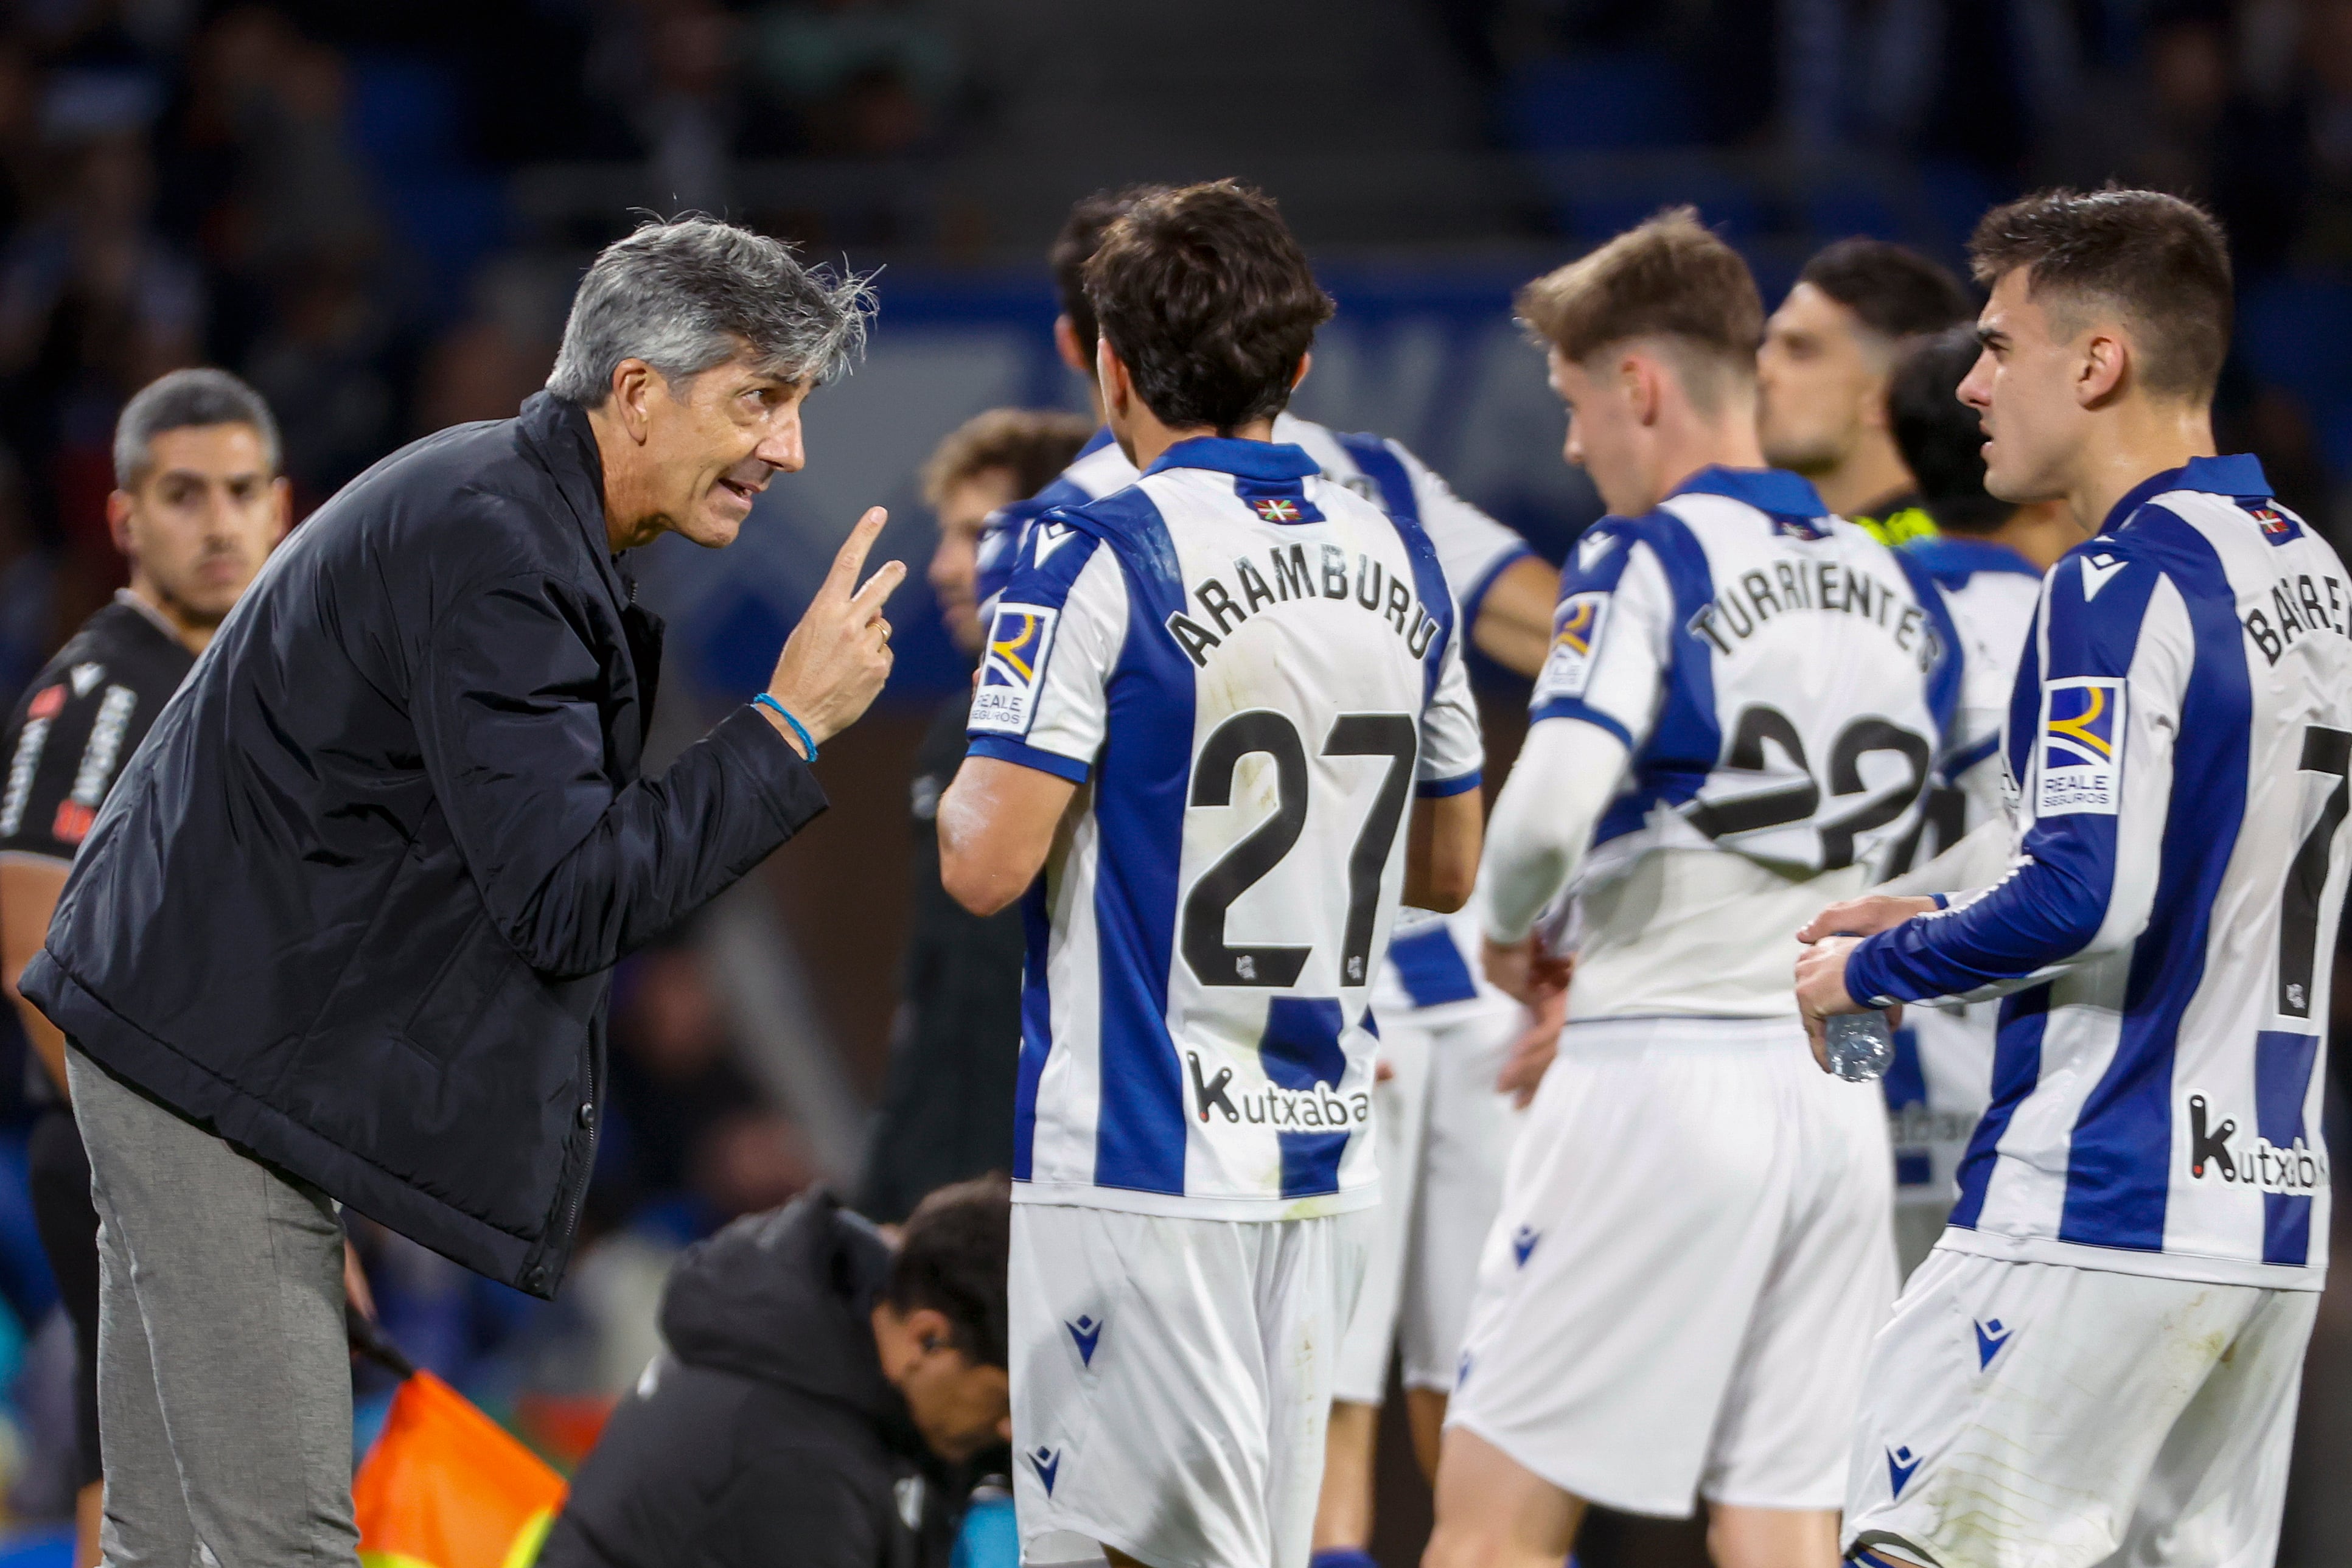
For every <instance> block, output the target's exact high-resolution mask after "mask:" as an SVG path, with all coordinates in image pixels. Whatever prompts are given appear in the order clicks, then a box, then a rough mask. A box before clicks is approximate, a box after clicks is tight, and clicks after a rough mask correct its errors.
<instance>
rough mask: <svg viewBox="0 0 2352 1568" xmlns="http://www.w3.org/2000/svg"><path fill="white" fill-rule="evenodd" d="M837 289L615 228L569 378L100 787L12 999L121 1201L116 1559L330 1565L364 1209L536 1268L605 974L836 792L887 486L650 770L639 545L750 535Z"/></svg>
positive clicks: (565, 1179)
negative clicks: (345, 1277) (837, 744)
mask: <svg viewBox="0 0 2352 1568" xmlns="http://www.w3.org/2000/svg"><path fill="white" fill-rule="evenodd" d="M866 310H867V301H866V294H865V291H864V289H863V287H862V286H861V285H860V284H859V283H858V282H857V281H856V280H855V279H848V280H836V279H835V278H833V277H829V276H827V275H826V274H824V273H822V272H811V271H807V270H804V269H803V267H801V266H800V265H799V264H798V263H797V262H796V261H795V260H794V259H793V256H792V255H791V253H790V251H789V250H788V249H787V248H786V247H785V246H782V245H781V244H779V243H777V242H775V241H773V240H770V239H766V238H762V237H761V236H759V235H753V234H751V233H748V232H746V231H744V230H742V229H739V228H735V227H731V226H730V225H725V224H721V223H716V222H712V221H709V220H707V219H689V220H685V221H681V222H677V223H671V224H656V225H647V226H646V227H644V228H641V229H639V230H638V231H637V232H636V233H635V234H634V235H630V236H629V237H628V238H626V239H624V240H621V241H619V242H618V243H616V244H614V245H613V246H611V247H609V248H608V249H606V250H605V251H604V254H603V255H601V256H598V257H597V258H596V261H595V263H594V265H593V266H592V267H590V268H589V269H588V273H587V276H586V277H584V278H583V280H582V282H581V285H580V289H579V293H578V294H577V296H576V297H575V298H573V300H572V314H571V319H570V320H569V321H568V322H567V323H566V325H565V328H564V333H563V342H562V350H561V351H560V353H559V354H558V356H557V359H556V363H555V370H554V372H553V374H551V376H550V377H549V379H548V383H547V390H546V391H545V392H542V393H541V394H539V395H537V396H535V397H533V398H532V399H531V400H530V402H527V403H525V404H524V405H523V408H522V411H521V413H520V417H518V418H515V419H510V420H501V421H497V422H494V423H483V424H469V425H462V426H459V427H457V428H456V429H452V430H446V431H443V432H442V433H441V434H438V435H434V436H430V437H427V438H426V439H425V440H423V441H420V442H417V443H416V444H414V445H411V446H409V447H407V448H405V449H404V450H403V451H401V452H399V453H396V454H394V455H393V456H391V457H389V458H386V459H385V460H384V461H383V462H382V463H379V464H377V465H375V466H374V467H373V468H372V469H370V470H369V471H368V472H367V473H365V474H363V475H362V476H360V477H359V478H357V479H354V480H353V481H352V483H351V484H350V485H348V486H345V487H344V488H343V489H342V490H341V492H339V493H338V494H337V495H336V496H335V497H334V498H333V499H332V500H331V501H329V502H328V503H327V504H326V505H325V506H324V507H320V510H319V511H318V513H317V514H316V515H315V516H314V517H311V519H310V521H309V523H308V524H306V525H305V526H304V527H303V528H299V529H298V530H297V531H296V532H295V534H294V536H293V537H292V538H290V539H289V541H288V542H287V544H286V545H285V546H284V547H283V548H282V549H279V550H278V553H277V554H276V556H274V557H273V558H272V559H271V560H270V562H269V564H268V567H267V568H266V569H265V570H263V572H262V573H261V575H260V577H259V578H258V579H257V580H256V582H255V583H254V585H253V587H252V589H251V590H250V591H248V592H247V594H246V596H245V597H244V599H243V600H242V601H239V603H238V604H237V606H236V610H235V611H234V612H232V613H231V614H230V615H229V616H228V618H227V619H226V621H225V622H223V623H222V625H221V628H220V631H219V633H218V635H217V636H216V637H215V640H214V642H213V643H212V646H211V648H210V649H209V650H208V651H207V652H206V653H205V656H204V657H203V658H202V659H201V660H199V661H198V663H197V664H196V667H195V669H194V672H192V673H191V674H190V675H189V676H188V678H187V682H186V685H184V686H183V687H182V688H181V690H180V693H179V695H177V696H176V697H175V698H174V699H173V702H172V703H171V705H170V706H168V707H166V708H165V709H164V711H163V714H162V716H160V717H159V718H158V719H157V721H156V723H155V727H154V728H153V730H152V732H151V733H150V735H149V737H148V739H147V741H146V743H145V744H144V745H143V746H142V747H141V748H140V750H139V752H138V754H137V755H136V756H135V757H134V758H132V759H131V763H130V764H129V766H128V768H127V769H126V770H125V772H124V774H123V776H122V779H121V783H120V784H119V785H118V786H117V787H116V789H115V790H114V792H113V793H112V794H111V795H110V796H109V797H108V799H107V801H106V804H105V806H104V808H103V809H102V810H100V814H99V817H98V821H97V822H96V823H95V825H94V826H93V827H92V829H91V831H90V833H89V839H88V841H87V842H86V843H85V845H84V847H83V849H82V852H81V854H80V857H79V859H78V860H77V861H76V862H75V863H74V870H73V873H72V876H71V878H70V880H69V881H68V883H67V884H66V888H65V892H64V894H63V896H62V897H61V899H60V900H59V902H58V910H57V915H56V917H55V919H54V921H53V922H52V923H51V925H50V926H49V933H48V939H47V946H46V947H45V948H44V950H43V951H42V952H41V953H40V954H39V955H38V956H36V957H35V959H34V960H33V962H32V963H31V965H30V966H28V967H26V971H25V974H24V977H23V979H22V982H21V989H22V990H23V992H24V994H25V995H26V997H28V998H31V999H32V1000H33V1001H34V1002H35V1003H36V1004H37V1006H38V1007H39V1008H40V1009H41V1010H42V1011H43V1012H44V1013H46V1014H47V1015H48V1017H49V1018H50V1019H53V1020H54V1021H55V1022H56V1023H57V1024H58V1027H59V1028H60V1029H62V1030H64V1031H65V1034H66V1036H67V1039H68V1055H67V1070H68V1077H69V1079H70V1082H71V1084H72V1088H73V1100H74V1106H75V1113H76V1115H77V1117H78V1118H79V1122H80V1124H81V1130H82V1135H83V1137H84V1139H85V1140H86V1142H87V1143H88V1145H89V1163H90V1170H91V1174H92V1182H91V1186H92V1194H93V1197H95V1199H96V1201H97V1207H98V1210H99V1217H100V1257H101V1266H102V1281H103V1282H102V1286H101V1291H100V1333H99V1368H100V1378H99V1383H100V1388H99V1405H100V1431H101V1434H102V1441H103V1445H104V1458H105V1467H106V1479H107V1495H106V1521H105V1526H104V1531H103V1543H104V1548H105V1554H106V1561H107V1562H108V1563H110V1564H111V1565H112V1568H149V1565H153V1568H189V1564H191V1563H218V1564H221V1565H223V1568H275V1565H278V1564H292V1563H310V1564H327V1563H333V1564H337V1565H341V1568H349V1565H351V1564H352V1563H354V1561H355V1557H356V1552H355V1542H356V1537H355V1534H354V1531H353V1529H352V1505H351V1456H352V1448H351V1421H352V1413H351V1372H350V1365H349V1362H348V1359H347V1356H346V1353H345V1347H344V1332H343V1286H342V1233H341V1227H340V1224H339V1221H338V1218H337V1214H336V1206H337V1203H338V1202H339V1201H340V1202H341V1203H348V1204H350V1205H351V1206H352V1207H353V1208H354V1209H357V1210H358V1211H360V1212H361V1213H362V1214H366V1215H368V1216H370V1217H372V1218H375V1219H378V1220H381V1221H383V1223H384V1224H386V1225H388V1226H390V1227H392V1228H394V1229H395V1230H398V1231H400V1232H402V1233H403V1234H404V1235H407V1236H409V1237H412V1238H414V1239H416V1240H417V1241H420V1242H422V1243H424V1244H425V1246H428V1247H431V1248H433V1249H436V1250H437V1251H440V1252H443V1253H446V1255H447V1256H449V1257H450V1258H453V1259H455V1260H457V1261H459V1262H461V1263H464V1264H467V1265H468V1266H470V1267H472V1268H474V1269H476V1270H480V1271H481V1272H483V1273H485V1274H488V1275H489V1276H491V1277H492V1278H494V1279H498V1280H500V1281H506V1282H507V1283H509V1284H512V1285H515V1286H519V1287H520V1288H521V1289H523V1290H525V1291H531V1292H532V1293H534V1294H537V1295H542V1296H545V1295H551V1294H552V1293H553V1292H554V1291H555V1288H556V1284H557V1282H558V1281H560V1280H561V1279H562V1276H563V1270H564V1265H565V1262H566V1260H567V1258H568V1255H569V1253H570V1250H571V1248H572V1239H573V1234H574V1230H575V1228H576V1226H577V1225H578V1223H579V1216H580V1203H581V1196H582V1193H583V1189H584V1188H585V1187H586V1186H587V1185H588V1176H589V1170H590V1167H591V1166H593V1164H594V1160H595V1151H596V1131H597V1121H598V1117H599V1113H600V1111H601V1109H602V1107H601V1104H600V1100H601V1097H602V1092H603V1083H604V1009H605V994H606V987H607V980H608V976H609V971H610V970H611V968H612V967H613V965H614V962H615V961H616V960H618V959H619V958H620V957H621V956H622V955H623V954H625V953H627V952H628V951H629V950H630V949H631V948H633V947H635V946H637V945H639V944H641V943H643V942H645V941H646V940H647V939H648V938H651V937H653V936H656V935H657V934H659V933H660V932H662V931H663V930H664V929H666V928H667V927H668V926H670V925H674V924H675V923H676V922H677V920H678V918H679V917H680V916H681V915H686V914H687V913H688V911H690V910H692V909H694V908H695V907H697V906H698V905H699V904H703V903H704V902H706V901H707V900H709V898H711V897H712V896H713V895H714V894H717V893H719V891H720V890H721V889H723V888H725V887H726V886H727V885H728V884H729V883H732V882H733V881H734V880H735V879H736V878H737V877H740V876H741V875H742V874H743V873H745V872H747V871H749V870H751V868H752V867H753V866H754V865H756V864H758V863H759V862H760V860H761V857H763V856H765V855H766V854H768V853H769V852H771V851H772V850H773V849H775V847H776V846H777V845H779V844H781V843H782V842H783V841H784V840H786V839H787V838H789V837H791V836H792V834H793V831H795V830H796V829H798V828H799V827H800V826H801V825H802V824H803V823H804V822H806V821H809V819H811V818H812V817H814V816H815V815H816V814H817V813H818V812H819V811H821V810H824V804H825V799H824V793H823V792H822V791H821V790H820V789H818V788H817V784H816V781H815V779H814V778H813V777H812V776H811V774H810V770H809V764H810V763H812V762H814V761H815V760H816V751H817V748H818V747H821V746H822V745H823V744H824V741H825V740H826V739H827V738H828V737H831V736H833V735H834V734H835V733H836V732H838V731H839V730H841V729H842V728H844V727H845V726H847V725H849V724H850V723H852V722H853V721H854V720H856V718H857V716H859V715H860V714H862V713H863V712H864V711H865V709H866V705H867V704H868V703H870V702H871V701H872V700H873V698H874V696H875V694H876V693H877V692H878V691H879V690H880V689H881V686H882V683H883V680H884V679H885V677H886V676H887V674H888V672H889V667H890V653H889V648H888V642H889V627H888V625H887V623H886V622H884V621H883V620H882V617H881V606H882V602H883V601H884V599H885V598H886V597H887V595H888V594H889V591H890V590H891V589H892V588H893V587H895V586H896V585H897V584H898V580H899V579H900V578H901V577H902V576H903V575H904V570H903V569H902V568H901V567H900V566H899V565H898V563H897V562H895V561H894V562H892V563H890V564H888V565H887V566H884V567H883V568H882V569H881V570H878V571H877V572H876V573H875V574H874V575H873V577H872V578H871V579H870V580H867V581H866V584H865V586H864V587H863V588H858V587H856V574H857V572H858V570H860V569H861V567H862V566H863V564H864V560H865V556H866V549H867V548H868V547H869V546H870V545H871V544H872V542H873V539H874V537H875V535H876V534H877V532H878V531H879V530H880V528H881V524H882V521H883V517H882V514H881V512H880V511H879V510H878V509H877V510H873V511H869V512H867V513H866V516H865V517H864V518H862V519H861V520H860V521H859V523H858V525H857V527H856V529H855V530H854V531H853V532H852V534H851V535H850V538H849V541H848V543H847V544H846V545H845V547H844V548H843V549H842V551H841V554H840V556H839V558H838V559H836V560H835V562H834V565H833V570H832V574H831V576H830V577H829V578H828V579H827V580H826V581H825V583H824V588H823V589H822V590H821V591H819V592H818V594H817V596H816V598H815V600H814V602H813V603H812V604H811V605H810V607H809V610H808V613H807V615H806V616H805V617H804V618H803V620H802V622H801V623H800V625H799V626H798V627H797V628H795V629H794V631H793V633H792V636H791V638H790V639H789V640H788V641H787V642H786V643H785V644H784V647H783V650H782V655H781V656H780V657H779V659H778V660H777V663H776V666H775V673H774V674H773V676H772V678H771V680H770V682H769V685H768V688H767V690H766V691H765V692H763V693H760V694H757V695H754V697H753V699H752V701H751V702H749V703H745V704H743V705H742V706H739V707H737V708H736V709H735V710H734V711H733V712H731V713H730V714H729V715H728V716H726V717H724V718H722V719H721V720H720V721H719V724H718V726H717V727H715V728H713V729H712V730H711V731H710V732H709V734H708V735H706V736H704V737H702V738H701V739H700V740H698V741H697V742H696V743H695V744H694V745H692V746H690V747H688V748H687V749H686V751H685V752H684V754H683V755H681V756H680V757H679V758H677V761H676V762H674V763H673V764H672V765H671V766H670V767H669V768H667V770H666V771H665V772H663V773H661V774H660V775H659V776H658V777H654V778H646V777H643V776H641V774H640V758H641V755H642V753H643V750H644V747H645V739H646V724H647V717H648V715H649V713H650V710H651V708H652V706H653V700H654V688H655V683H656V674H657V672H658V670H659V666H660V651H661V624H660V622H658V621H657V620H656V619H655V618H654V617H653V616H651V615H649V614H648V613H646V612H645V611H644V610H642V609H640V608H639V607H638V606H637V604H636V602H635V585H634V583H633V582H632V580H631V579H630V577H629V574H628V571H627V569H626V567H625V564H624V560H625V552H626V551H627V550H628V549H630V548H631V547H633V546H637V545H643V544H647V543H650V542H652V541H653V540H654V539H655V538H658V537H659V536H660V535H662V534H663V533H665V532H673V533H678V534H683V535H684V536H686V537H687V538H689V539H692V540H693V541H695V542H696V543H697V544H700V545H705V546H710V547H714V548H716V547H720V546H724V545H726V544H728V543H730V542H731V541H732V540H733V539H734V538H735V535H736V532H737V530H738V529H739V528H741V527H742V525H743V521H744V519H745V517H747V516H749V515H750V513H751V508H752V504H753V501H754V499H755V497H757V495H758V494H759V492H760V491H761V488H763V487H764V486H766V485H767V483H768V482H769V480H770V479H772V477H773V476H776V475H777V474H779V473H790V472H792V471H793V470H795V469H797V468H799V467H800V466H801V465H802V457H803V452H802V442H801V420H800V415H801V404H802V402H803V399H804V398H805V397H806V396H807V395H808V393H809V392H810V391H811V389H813V388H814V387H816V386H818V385H819V384H821V383H822V382H824V381H825V380H826V379H827V378H828V377H830V376H832V375H834V374H835V373H836V372H838V371H840V370H842V369H843V368H844V367H845V364H846V363H847V361H848V360H849V359H850V358H851V357H852V356H853V355H854V354H855V353H856V352H857V351H858V350H860V349H861V348H862V347H863V344H864V339H865V328H866Z"/></svg>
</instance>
